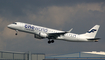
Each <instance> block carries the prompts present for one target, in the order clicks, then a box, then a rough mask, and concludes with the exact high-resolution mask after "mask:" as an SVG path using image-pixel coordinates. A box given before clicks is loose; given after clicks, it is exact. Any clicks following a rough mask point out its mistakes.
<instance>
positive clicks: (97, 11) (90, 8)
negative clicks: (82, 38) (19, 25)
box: [0, 0, 105, 56]
mask: <svg viewBox="0 0 105 60" xmlns="http://www.w3.org/2000/svg"><path fill="white" fill-rule="evenodd" d="M17 21H18V22H25V23H30V24H35V25H39V26H44V27H48V28H53V29H58V30H63V31H68V30H70V29H71V28H73V31H72V33H77V34H82V33H85V32H86V31H88V30H89V29H90V28H92V27H93V26H94V25H96V24H98V25H100V29H99V31H98V33H97V35H96V37H98V38H101V40H100V41H99V42H67V41H59V40H55V42H54V43H53V44H48V43H47V41H48V39H42V40H40V39H36V38H34V35H32V34H28V33H24V32H19V33H18V35H17V36H15V33H16V32H15V31H14V30H11V29H9V28H7V25H8V24H10V23H13V22H17ZM104 26H105V0H0V50H1V51H2V50H3V51H18V52H28V51H31V52H32V53H45V54H46V55H47V56H49V55H60V54H69V53H75V52H81V51H105V47H104V46H105V38H104V36H105V32H104V31H105V27H104Z"/></svg>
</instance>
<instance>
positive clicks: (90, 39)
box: [88, 38, 100, 40]
mask: <svg viewBox="0 0 105 60" xmlns="http://www.w3.org/2000/svg"><path fill="white" fill-rule="evenodd" d="M99 39H100V38H94V39H88V40H99Z"/></svg>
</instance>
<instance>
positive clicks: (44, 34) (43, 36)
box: [34, 33, 48, 39]
mask: <svg viewBox="0 0 105 60" xmlns="http://www.w3.org/2000/svg"><path fill="white" fill-rule="evenodd" d="M47 36H48V35H47V34H46V33H39V34H34V37H35V38H37V39H44V38H46V37H47Z"/></svg>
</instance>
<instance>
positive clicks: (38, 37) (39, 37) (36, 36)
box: [34, 34, 44, 39]
mask: <svg viewBox="0 0 105 60" xmlns="http://www.w3.org/2000/svg"><path fill="white" fill-rule="evenodd" d="M34 38H37V39H44V38H43V37H41V36H39V35H36V34H34Z"/></svg>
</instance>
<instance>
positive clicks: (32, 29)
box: [8, 22, 90, 42]
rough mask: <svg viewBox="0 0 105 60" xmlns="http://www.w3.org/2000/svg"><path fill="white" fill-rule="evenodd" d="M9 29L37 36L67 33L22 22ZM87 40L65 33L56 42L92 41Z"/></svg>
mask: <svg viewBox="0 0 105 60" xmlns="http://www.w3.org/2000/svg"><path fill="white" fill-rule="evenodd" d="M8 28H11V29H14V30H18V31H22V32H26V33H31V34H36V35H39V34H40V33H45V34H49V33H62V32H65V31H60V30H55V29H50V28H46V27H41V26H37V25H33V24H28V23H22V22H16V23H14V24H9V25H8ZM46 38H47V37H46ZM87 38H88V37H86V36H82V35H79V34H74V33H65V34H64V35H60V36H58V37H57V38H56V39H55V40H65V41H74V42H85V41H90V40H87Z"/></svg>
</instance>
